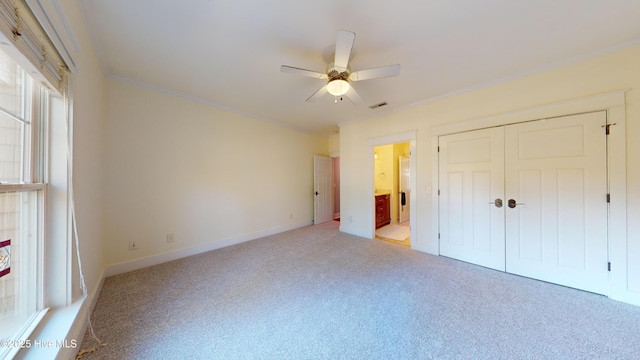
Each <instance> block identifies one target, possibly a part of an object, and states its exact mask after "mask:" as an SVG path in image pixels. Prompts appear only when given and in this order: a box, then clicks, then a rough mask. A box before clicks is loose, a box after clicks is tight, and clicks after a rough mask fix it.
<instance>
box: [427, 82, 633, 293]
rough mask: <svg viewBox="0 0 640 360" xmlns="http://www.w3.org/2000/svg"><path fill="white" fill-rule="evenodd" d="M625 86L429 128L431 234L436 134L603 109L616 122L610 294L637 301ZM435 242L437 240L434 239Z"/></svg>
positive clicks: (435, 208) (435, 210) (435, 220)
mask: <svg viewBox="0 0 640 360" xmlns="http://www.w3.org/2000/svg"><path fill="white" fill-rule="evenodd" d="M627 91H628V90H619V91H614V92H609V93H604V94H600V95H594V96H588V97H583V98H578V99H572V100H568V101H563V102H558V103H553V104H546V105H540V106H535V107H532V108H527V109H521V110H516V111H511V112H507V113H503V114H498V115H494V116H488V117H482V118H476V119H470V120H465V121H459V122H455V123H451V124H446V125H440V126H434V127H432V128H431V134H432V137H431V143H432V149H431V152H432V168H431V171H432V183H433V184H435V187H436V188H435V189H434V191H433V194H432V210H433V213H432V214H433V215H432V221H433V224H434V226H433V230H432V234H431V235H432V236H434V239H437V238H438V224H439V223H440V222H439V210H438V195H437V191H438V190H437V188H438V184H439V182H438V137H439V136H441V135H445V134H452V133H456V132H462V131H471V130H476V129H482V128H487V127H492V126H502V125H507V124H514V123H519V122H525V121H530V120H536V119H544V118H551V117H560V116H567V115H572V114H579V113H586V112H592V111H601V110H605V111H607V114H608V115H607V121H608V123H609V124H613V123H615V124H616V125H615V126H613V127H612V128H611V130H612V131H611V134H610V135H609V141H608V143H609V149H608V151H609V154H608V162H609V164H608V165H609V177H610V193H611V199H612V200H611V203H610V217H609V247H610V251H611V252H610V259H611V263H612V265H611V273H610V280H611V281H610V286H611V288H610V294H609V296H610V298H611V299H614V300H619V301H623V302H627V303H631V304H635V305H640V293H639V292H637V291H633V290H631V289H629V286H628V262H627V261H628V260H627V255H628V254H627V241H628V239H627V202H626V199H627V193H626V188H627V184H626V166H627V165H626V164H627V160H626V142H625V141H626V139H625V138H626V132H625V123H626V105H625V96H626V92H627ZM438 243H439V242H438Z"/></svg>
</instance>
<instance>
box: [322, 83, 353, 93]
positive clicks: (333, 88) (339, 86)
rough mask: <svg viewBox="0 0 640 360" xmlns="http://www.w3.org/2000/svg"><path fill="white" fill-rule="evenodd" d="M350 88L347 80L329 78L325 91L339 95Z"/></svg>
mask: <svg viewBox="0 0 640 360" xmlns="http://www.w3.org/2000/svg"><path fill="white" fill-rule="evenodd" d="M349 88H351V85H349V82H348V81H346V80H342V79H336V80H331V81H329V83H328V84H327V91H328V92H329V94H331V95H333V96H341V95H344V94H346V93H347V91H349Z"/></svg>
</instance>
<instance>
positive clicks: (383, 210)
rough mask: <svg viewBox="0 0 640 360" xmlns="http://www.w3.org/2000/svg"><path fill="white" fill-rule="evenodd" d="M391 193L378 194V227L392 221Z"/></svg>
mask: <svg viewBox="0 0 640 360" xmlns="http://www.w3.org/2000/svg"><path fill="white" fill-rule="evenodd" d="M389 210H390V209H389V194H386V195H376V229H377V228H379V227H382V226H384V225H387V224H389V223H391V214H390V211H389Z"/></svg>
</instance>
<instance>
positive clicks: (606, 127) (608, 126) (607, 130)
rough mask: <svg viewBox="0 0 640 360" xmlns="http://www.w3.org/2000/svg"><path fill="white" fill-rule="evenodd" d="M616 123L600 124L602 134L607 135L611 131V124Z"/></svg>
mask: <svg viewBox="0 0 640 360" xmlns="http://www.w3.org/2000/svg"><path fill="white" fill-rule="evenodd" d="M615 124H616V123H613V124H607V125H602V127H603V128H604V134H605V135H609V134H610V133H611V126H612V125H615Z"/></svg>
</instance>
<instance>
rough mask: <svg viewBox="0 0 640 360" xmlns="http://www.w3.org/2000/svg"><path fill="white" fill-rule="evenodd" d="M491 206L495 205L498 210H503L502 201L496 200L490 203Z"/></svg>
mask: <svg viewBox="0 0 640 360" xmlns="http://www.w3.org/2000/svg"><path fill="white" fill-rule="evenodd" d="M489 204H493V205H495V206H496V207H497V208H501V207H502V199H496V200H495V201H493V202H490V203H489Z"/></svg>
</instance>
